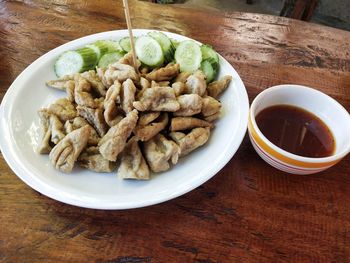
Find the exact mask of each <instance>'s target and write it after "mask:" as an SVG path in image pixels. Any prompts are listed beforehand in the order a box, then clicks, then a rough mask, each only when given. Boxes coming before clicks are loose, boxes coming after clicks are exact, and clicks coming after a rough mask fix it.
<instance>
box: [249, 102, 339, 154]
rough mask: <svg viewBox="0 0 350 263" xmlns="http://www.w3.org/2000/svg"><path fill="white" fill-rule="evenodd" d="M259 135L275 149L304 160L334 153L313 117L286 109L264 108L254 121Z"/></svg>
mask: <svg viewBox="0 0 350 263" xmlns="http://www.w3.org/2000/svg"><path fill="white" fill-rule="evenodd" d="M255 120H256V123H257V125H258V127H259V129H260V131H261V132H262V133H263V134H264V135H265V137H266V138H267V139H268V140H269V141H270V142H272V143H273V144H275V145H276V146H278V147H280V148H282V149H283V150H286V151H288V152H290V153H293V154H296V155H300V156H304V157H313V158H319V157H327V156H330V155H332V154H333V153H334V150H335V140H334V137H333V134H332V132H331V131H330V129H329V128H328V126H327V125H326V124H325V123H324V122H323V121H322V120H321V119H320V118H318V117H317V116H315V115H314V114H312V113H311V112H308V111H306V110H304V109H302V108H299V107H295V106H289V105H276V106H271V107H268V108H266V109H264V110H262V111H261V112H259V113H258V115H257V116H256V117H255Z"/></svg>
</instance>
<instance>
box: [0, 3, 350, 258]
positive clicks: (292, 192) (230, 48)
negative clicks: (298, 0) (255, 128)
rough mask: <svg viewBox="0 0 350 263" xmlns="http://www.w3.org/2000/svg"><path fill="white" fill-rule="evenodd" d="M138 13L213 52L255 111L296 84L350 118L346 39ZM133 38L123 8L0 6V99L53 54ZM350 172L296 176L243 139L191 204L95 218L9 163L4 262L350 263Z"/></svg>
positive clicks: (191, 14) (1, 232) (188, 15)
mask: <svg viewBox="0 0 350 263" xmlns="http://www.w3.org/2000/svg"><path fill="white" fill-rule="evenodd" d="M130 4H131V14H132V22H133V26H134V28H151V29H155V30H166V31H171V32H175V33H179V34H183V35H186V36H188V37H192V38H194V39H197V40H199V41H201V42H205V43H207V44H210V45H212V46H214V47H215V49H216V50H217V51H218V52H219V53H220V54H221V55H223V56H224V57H225V58H226V59H227V60H228V61H229V62H230V63H231V64H232V65H233V66H234V68H235V69H236V70H237V71H238V73H239V74H240V76H241V77H242V79H243V81H244V83H245V85H246V88H247V90H248V94H249V98H250V101H252V99H254V97H255V96H256V95H257V94H258V93H259V92H261V91H262V90H264V89H266V88H267V87H269V86H272V85H276V84H282V83H296V84H303V85H308V86H311V87H314V88H317V89H319V90H321V91H323V92H325V93H327V94H329V95H330V96H332V97H333V98H335V99H337V100H338V101H339V102H340V103H342V105H343V106H344V107H345V108H346V109H347V110H348V111H349V110H350V58H349V57H350V33H349V32H346V31H341V30H337V29H333V28H328V27H323V26H320V25H316V24H310V23H305V22H302V21H297V20H291V19H287V18H282V17H274V16H269V15H258V14H246V13H234V12H215V11H198V10H194V9H190V8H179V7H176V6H173V5H169V6H168V5H156V4H151V3H147V2H139V1H130ZM125 28H126V23H125V20H124V14H123V8H122V3H121V1H112V0H101V1H72V0H69V1H61V0H53V1H51V0H50V1H49V0H37V1H2V2H0V57H1V62H2V63H0V75H1V78H0V98H1V99H2V97H3V95H4V94H5V92H6V90H7V89H8V87H9V86H10V84H11V83H12V81H13V80H14V79H15V78H16V76H17V75H18V74H19V73H20V72H21V71H22V70H24V69H25V68H26V67H27V66H28V65H29V64H30V63H31V62H33V61H34V60H35V59H36V58H38V57H39V56H41V55H43V54H44V53H46V52H48V51H49V50H51V49H53V48H55V47H57V46H58V45H61V44H63V43H66V42H68V41H70V40H73V39H76V38H79V37H82V36H85V35H88V34H93V33H97V32H102V31H108V30H114V29H125ZM28 88H31V89H33V92H35V87H28ZM233 125H234V124H233ZM349 160H350V158H349V156H348V157H346V158H345V159H344V160H343V161H342V162H340V163H339V164H338V165H336V166H335V167H333V168H331V169H329V170H327V171H326V172H323V173H320V174H316V175H309V176H295V175H289V174H285V173H282V172H279V171H277V170H275V169H273V168H272V167H270V166H268V165H267V164H266V163H265V162H264V161H262V160H261V159H260V158H259V157H258V156H257V154H256V153H255V151H254V149H253V148H252V146H251V144H250V143H249V140H248V138H245V139H244V141H243V143H242V145H241V147H240V149H239V150H238V152H237V154H236V155H235V156H234V157H233V159H232V160H231V161H230V162H229V163H228V164H227V165H226V166H225V168H224V169H223V170H222V171H220V172H219V173H218V174H217V175H216V176H215V177H214V178H212V179H211V180H210V181H208V182H207V183H205V184H204V185H202V186H200V187H198V188H197V189H195V190H194V191H192V192H190V193H188V194H186V195H184V196H182V197H179V198H177V199H175V200H172V201H169V202H166V203H163V204H159V205H155V206H152V207H147V208H142V209H134V210H128V211H97V210H90V209H83V208H78V207H73V206H69V205H66V204H62V203H59V202H56V201H54V200H51V199H49V198H47V197H45V196H42V195H40V194H39V193H37V192H35V191H33V190H32V189H31V188H29V187H28V186H27V185H25V184H24V183H23V182H22V181H21V180H20V179H18V178H17V177H16V176H15V175H14V174H13V173H12V172H11V170H10V168H9V167H8V166H7V164H6V162H5V160H4V158H3V157H2V156H1V155H0V211H1V212H0V262H106V263H107V262H118V263H121V262H123V263H125V262H201V263H204V262H208V263H212V262H349V260H350V258H349V257H350V246H349V243H350V205H349V204H350V195H349V190H350V177H349V174H350V162H349ZM191 172H195V171H191ZM189 176H190V174H189Z"/></svg>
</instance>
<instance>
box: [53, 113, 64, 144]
mask: <svg viewBox="0 0 350 263" xmlns="http://www.w3.org/2000/svg"><path fill="white" fill-rule="evenodd" d="M50 129H51V141H52V142H53V143H54V144H57V143H59V141H60V140H62V139H63V138H64V136H66V134H65V133H64V131H63V124H62V122H61V121H60V120H59V119H58V117H57V116H56V115H54V114H50Z"/></svg>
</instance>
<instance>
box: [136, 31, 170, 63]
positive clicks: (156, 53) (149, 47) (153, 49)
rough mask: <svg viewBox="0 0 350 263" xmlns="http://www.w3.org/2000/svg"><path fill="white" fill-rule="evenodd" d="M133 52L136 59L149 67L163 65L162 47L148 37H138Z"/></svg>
mask: <svg viewBox="0 0 350 263" xmlns="http://www.w3.org/2000/svg"><path fill="white" fill-rule="evenodd" d="M135 50H136V55H137V57H138V59H139V60H140V61H141V62H142V63H143V64H145V65H147V66H149V67H153V68H154V67H158V66H161V65H162V64H163V63H164V55H163V50H162V47H161V46H160V45H159V43H158V42H157V41H156V40H155V39H154V38H152V37H150V36H141V37H138V38H137V39H136V43H135Z"/></svg>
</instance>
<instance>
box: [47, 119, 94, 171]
mask: <svg viewBox="0 0 350 263" xmlns="http://www.w3.org/2000/svg"><path fill="white" fill-rule="evenodd" d="M90 131H91V128H90V126H88V125H87V126H84V127H82V128H80V129H77V130H75V131H72V132H71V133H68V134H67V135H66V136H65V137H64V138H63V139H62V140H61V141H60V142H59V143H58V144H57V145H56V146H55V147H54V148H53V149H52V151H51V152H50V160H51V163H52V165H53V166H54V167H55V168H56V169H57V170H60V171H61V172H64V173H70V172H71V171H72V169H73V167H74V163H75V161H76V160H77V159H78V156H79V155H80V153H81V152H82V150H83V149H84V148H85V146H86V145H87V141H88V138H89V136H90Z"/></svg>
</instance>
